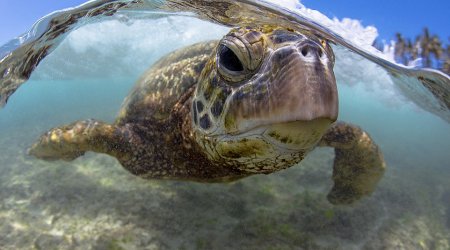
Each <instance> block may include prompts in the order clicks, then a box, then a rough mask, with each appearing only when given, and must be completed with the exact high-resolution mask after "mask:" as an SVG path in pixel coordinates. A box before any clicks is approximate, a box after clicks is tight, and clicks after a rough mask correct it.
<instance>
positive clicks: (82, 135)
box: [28, 119, 131, 161]
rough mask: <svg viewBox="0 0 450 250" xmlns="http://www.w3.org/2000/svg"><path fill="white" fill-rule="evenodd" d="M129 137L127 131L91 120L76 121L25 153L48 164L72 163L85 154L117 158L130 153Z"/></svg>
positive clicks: (43, 138)
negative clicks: (61, 161) (48, 162)
mask: <svg viewBox="0 0 450 250" xmlns="http://www.w3.org/2000/svg"><path fill="white" fill-rule="evenodd" d="M130 134H131V133H128V131H126V128H121V127H117V126H115V125H110V124H106V123H104V122H101V121H97V120H93V119H90V120H84V121H77V122H74V123H72V124H69V125H65V126H61V127H57V128H53V129H51V130H50V131H48V132H47V133H45V134H43V135H42V136H41V137H40V138H39V139H38V140H37V142H36V143H34V144H33V146H31V148H30V149H29V150H28V153H29V154H30V155H33V156H35V157H37V158H40V159H43V160H48V161H52V160H65V161H71V160H74V159H76V158H77V157H79V156H82V155H83V154H84V153H85V152H86V151H93V152H97V153H105V154H109V155H111V156H114V157H116V158H118V157H120V156H121V155H124V154H126V153H128V151H129V150H131V147H130V143H129V142H130V138H129V137H130V136H129V135H130Z"/></svg>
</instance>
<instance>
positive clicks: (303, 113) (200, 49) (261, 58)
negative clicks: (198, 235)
mask: <svg viewBox="0 0 450 250" xmlns="http://www.w3.org/2000/svg"><path fill="white" fill-rule="evenodd" d="M333 66H334V55H333V52H332V50H331V47H330V46H329V45H328V44H327V42H326V41H324V40H322V39H320V38H318V37H316V36H314V35H311V34H308V33H301V32H299V31H293V30H290V29H284V28H282V27H269V26H267V27H253V28H250V27H247V28H236V29H233V30H232V31H230V33H229V34H227V35H226V36H225V37H224V38H223V39H222V40H221V41H211V42H204V43H199V44H195V45H192V46H189V47H186V48H183V49H180V50H177V51H175V52H172V53H171V54H169V55H167V56H165V57H164V58H162V59H160V60H159V61H158V62H157V63H156V64H154V65H153V66H152V67H151V68H150V69H149V70H148V71H147V72H146V73H145V74H144V75H143V76H142V77H141V79H140V80H139V81H138V83H137V84H136V86H135V88H134V89H133V91H132V92H131V94H130V95H129V96H128V97H127V98H126V100H125V102H124V105H123V107H122V110H121V111H120V113H119V116H118V118H117V120H116V122H115V123H114V124H112V125H109V124H106V123H103V122H101V121H96V120H86V121H78V122H75V123H72V124H70V125H66V126H62V127H59V128H54V129H52V130H50V131H49V132H48V133H46V134H44V135H43V136H42V137H41V138H40V139H39V140H38V141H37V142H36V143H35V144H34V145H33V146H32V147H31V148H30V150H29V153H30V154H31V155H34V156H36V157H38V158H41V159H44V160H57V159H62V160H69V161H70V160H73V159H75V158H77V157H79V156H81V155H83V154H84V152H86V151H94V152H98V153H105V154H109V155H111V156H114V157H116V158H117V159H118V160H119V162H120V163H121V164H122V165H123V167H124V168H126V169H127V170H128V171H130V172H131V173H133V174H135V175H138V176H141V177H143V178H148V179H177V180H191V181H199V182H228V181H233V180H237V179H240V178H243V177H246V176H249V175H252V174H261V173H262V174H269V173H272V172H275V171H279V170H281V169H285V168H288V167H290V166H293V165H295V164H296V163H298V162H300V161H301V160H302V159H303V158H304V157H305V156H306V154H307V153H308V152H309V151H311V150H312V149H313V148H314V147H316V146H318V145H319V146H331V147H334V148H335V152H336V159H335V163H334V174H333V179H334V181H335V186H334V188H333V190H332V191H331V192H330V194H329V196H328V198H329V200H330V202H332V203H334V204H347V203H351V202H353V201H355V200H357V199H359V198H361V197H362V196H364V195H368V194H370V193H372V192H373V190H374V189H375V186H376V184H377V183H378V181H379V179H380V178H381V176H382V174H383V171H384V167H385V165H384V161H383V157H382V155H381V153H380V152H379V150H378V147H377V146H376V144H374V143H373V141H372V140H371V139H370V137H369V136H368V135H367V133H365V132H364V131H362V130H361V129H359V128H358V127H355V126H353V125H349V124H344V123H337V124H335V125H332V123H333V122H334V121H335V120H336V118H337V112H338V102H337V90H336V83H335V78H334V73H333Z"/></svg>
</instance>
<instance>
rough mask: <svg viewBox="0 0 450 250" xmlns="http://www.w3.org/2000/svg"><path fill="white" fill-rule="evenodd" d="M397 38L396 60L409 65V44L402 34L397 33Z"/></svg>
mask: <svg viewBox="0 0 450 250" xmlns="http://www.w3.org/2000/svg"><path fill="white" fill-rule="evenodd" d="M395 37H396V39H397V41H396V43H395V48H394V49H395V58H396V59H397V61H400V62H401V63H403V64H407V63H408V59H407V49H408V47H407V42H406V41H405V39H403V36H402V34H400V33H398V32H397V33H396V34H395Z"/></svg>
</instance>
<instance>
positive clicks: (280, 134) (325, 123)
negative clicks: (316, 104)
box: [262, 118, 333, 150]
mask: <svg viewBox="0 0 450 250" xmlns="http://www.w3.org/2000/svg"><path fill="white" fill-rule="evenodd" d="M332 123H333V121H332V120H330V119H326V118H318V119H314V120H311V121H292V122H283V123H276V124H271V125H266V126H265V128H266V129H265V131H264V133H263V134H262V136H263V137H264V138H265V139H266V140H267V141H268V142H270V143H271V144H273V145H276V146H278V147H280V148H284V149H290V150H307V149H309V148H312V147H313V146H315V145H316V144H317V143H318V142H319V140H320V139H321V138H322V136H323V134H324V133H325V132H326V130H327V129H328V128H329V126H330V125H331V124H332Z"/></svg>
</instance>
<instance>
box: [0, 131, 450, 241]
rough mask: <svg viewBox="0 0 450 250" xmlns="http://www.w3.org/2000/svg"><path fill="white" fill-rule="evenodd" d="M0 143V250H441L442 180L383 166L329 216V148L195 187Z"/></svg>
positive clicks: (446, 208) (448, 195) (449, 198)
mask: <svg viewBox="0 0 450 250" xmlns="http://www.w3.org/2000/svg"><path fill="white" fill-rule="evenodd" d="M30 133H31V132H30ZM33 134H35V131H34V132H33ZM0 138H2V143H1V145H0V152H1V153H0V162H1V165H0V200H1V201H2V202H1V203H0V249H352V248H354V249H356V248H357V249H382V248H384V249H393V248H395V249H449V248H450V237H449V235H450V230H449V228H450V183H449V182H448V176H445V175H443V174H442V173H441V174H439V173H432V172H431V173H430V172H429V171H428V172H426V171H425V170H423V169H422V170H420V168H417V169H409V170H408V171H406V170H405V169H403V168H402V166H388V167H389V169H388V171H387V172H386V175H385V177H384V179H383V180H382V182H381V183H380V185H379V188H378V189H377V191H376V192H375V193H374V194H373V195H372V196H371V197H369V198H365V199H363V200H361V201H359V202H357V203H356V204H354V205H352V206H333V205H331V204H330V203H328V201H327V200H326V194H327V192H328V190H329V189H330V188H331V186H332V181H331V168H332V160H333V151H332V150H331V149H316V150H315V151H314V152H313V153H311V154H310V155H309V156H308V157H307V158H306V159H305V160H304V161H303V162H302V163H301V164H300V165H299V166H294V167H292V168H290V169H288V170H284V171H281V172H278V173H274V174H271V175H260V176H253V177H249V178H246V179H243V180H240V181H237V182H234V183H230V184H198V183H191V182H175V181H156V180H155V181H148V180H143V179H140V178H138V177H135V176H132V175H131V174H129V173H128V172H126V171H125V170H124V169H122V168H121V166H120V164H119V163H118V162H117V161H116V160H115V159H114V158H111V157H109V156H106V155H98V154H93V153H88V154H87V155H85V156H83V157H81V158H79V159H77V160H75V161H73V162H61V161H59V162H52V163H49V162H44V161H40V160H36V159H33V158H32V157H29V156H27V155H26V148H27V146H29V145H30V143H31V139H29V138H32V137H31V136H30V135H29V134H27V132H26V131H20V130H19V129H17V128H16V130H13V131H3V132H2V133H1V137H0ZM424 176H426V178H424Z"/></svg>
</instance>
